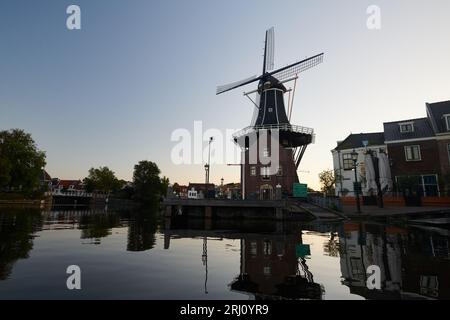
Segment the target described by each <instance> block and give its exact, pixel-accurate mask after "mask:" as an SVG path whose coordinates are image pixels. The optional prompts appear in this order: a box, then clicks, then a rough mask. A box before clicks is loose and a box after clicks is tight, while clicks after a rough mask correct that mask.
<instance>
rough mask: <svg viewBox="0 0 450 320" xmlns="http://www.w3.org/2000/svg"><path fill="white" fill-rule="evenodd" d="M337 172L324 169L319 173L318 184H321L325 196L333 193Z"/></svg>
mask: <svg viewBox="0 0 450 320" xmlns="http://www.w3.org/2000/svg"><path fill="white" fill-rule="evenodd" d="M337 179H338V177H337V174H336V173H335V172H334V170H324V171H322V172H321V173H320V174H319V180H320V184H321V185H322V192H323V193H325V195H327V196H334V195H335V186H336V180H337Z"/></svg>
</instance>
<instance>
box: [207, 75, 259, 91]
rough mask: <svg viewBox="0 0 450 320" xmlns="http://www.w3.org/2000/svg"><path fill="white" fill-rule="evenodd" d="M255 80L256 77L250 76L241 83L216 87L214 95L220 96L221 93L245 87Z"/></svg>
mask: <svg viewBox="0 0 450 320" xmlns="http://www.w3.org/2000/svg"><path fill="white" fill-rule="evenodd" d="M257 80H259V78H258V77H257V76H252V77H250V78H247V79H244V80H241V81H237V82H233V83H230V84H226V85H223V86H218V87H217V91H216V94H221V93H224V92H227V91H230V90H233V89H236V88H238V87H241V86H245V85H247V84H249V83H252V82H254V81H257Z"/></svg>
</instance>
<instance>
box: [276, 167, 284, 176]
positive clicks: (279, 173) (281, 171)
mask: <svg viewBox="0 0 450 320" xmlns="http://www.w3.org/2000/svg"><path fill="white" fill-rule="evenodd" d="M277 176H279V177H282V176H283V167H282V166H278V171H277Z"/></svg>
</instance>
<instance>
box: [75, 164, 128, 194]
mask: <svg viewBox="0 0 450 320" xmlns="http://www.w3.org/2000/svg"><path fill="white" fill-rule="evenodd" d="M83 183H84V184H85V188H86V191H88V192H93V191H100V192H105V193H111V192H116V191H118V190H119V189H120V188H121V187H122V182H121V181H120V180H119V179H117V178H116V175H115V173H114V172H113V171H111V170H110V169H109V168H108V167H100V168H98V169H94V168H91V169H90V170H89V175H88V176H87V177H86V178H84V180H83Z"/></svg>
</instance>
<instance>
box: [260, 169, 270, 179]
mask: <svg viewBox="0 0 450 320" xmlns="http://www.w3.org/2000/svg"><path fill="white" fill-rule="evenodd" d="M261 178H262V179H263V180H270V168H269V167H262V168H261Z"/></svg>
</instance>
